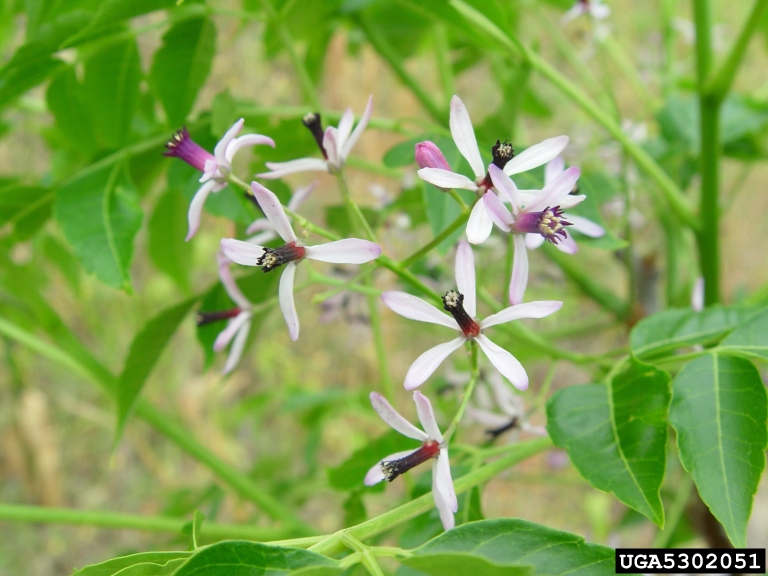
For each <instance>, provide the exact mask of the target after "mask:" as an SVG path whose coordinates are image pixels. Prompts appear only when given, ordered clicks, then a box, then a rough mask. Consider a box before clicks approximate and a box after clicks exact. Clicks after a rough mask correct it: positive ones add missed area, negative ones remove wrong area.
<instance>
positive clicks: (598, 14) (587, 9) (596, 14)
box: [560, 0, 611, 24]
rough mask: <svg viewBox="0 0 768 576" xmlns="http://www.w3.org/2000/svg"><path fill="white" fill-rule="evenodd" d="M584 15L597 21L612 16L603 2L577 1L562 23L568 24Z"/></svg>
mask: <svg viewBox="0 0 768 576" xmlns="http://www.w3.org/2000/svg"><path fill="white" fill-rule="evenodd" d="M583 14H589V15H590V16H591V17H592V18H594V19H595V20H605V19H606V18H608V16H610V14H611V9H610V8H609V7H608V6H606V5H605V4H603V1H602V0H576V2H575V3H574V5H573V6H571V8H570V9H569V10H568V11H567V12H566V13H565V14H563V16H562V18H561V19H560V23H561V24H567V23H568V22H570V21H571V20H574V19H576V18H578V17H579V16H582V15H583Z"/></svg>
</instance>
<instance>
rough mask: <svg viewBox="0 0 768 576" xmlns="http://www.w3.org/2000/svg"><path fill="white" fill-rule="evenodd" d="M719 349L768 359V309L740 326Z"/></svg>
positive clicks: (721, 343)
mask: <svg viewBox="0 0 768 576" xmlns="http://www.w3.org/2000/svg"><path fill="white" fill-rule="evenodd" d="M717 348H718V350H722V351H723V352H727V353H729V354H734V353H736V354H739V355H741V356H747V357H753V358H760V359H763V360H766V359H768V309H766V310H763V311H762V312H760V313H758V314H755V315H754V316H753V317H751V318H750V319H748V320H746V321H745V322H744V323H742V324H739V326H737V328H736V329H735V330H734V331H733V332H731V333H730V334H729V335H728V336H727V337H726V338H725V340H723V341H722V342H720V345H719V346H718V347H717Z"/></svg>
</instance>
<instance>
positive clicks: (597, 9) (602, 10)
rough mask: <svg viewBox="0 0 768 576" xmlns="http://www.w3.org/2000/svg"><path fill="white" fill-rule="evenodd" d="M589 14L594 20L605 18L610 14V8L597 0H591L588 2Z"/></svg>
mask: <svg viewBox="0 0 768 576" xmlns="http://www.w3.org/2000/svg"><path fill="white" fill-rule="evenodd" d="M589 14H590V16H592V18H594V19H595V20H605V19H606V18H608V16H610V15H611V9H610V8H609V7H608V6H606V5H605V4H603V3H602V2H599V1H598V0H592V1H591V2H590V3H589Z"/></svg>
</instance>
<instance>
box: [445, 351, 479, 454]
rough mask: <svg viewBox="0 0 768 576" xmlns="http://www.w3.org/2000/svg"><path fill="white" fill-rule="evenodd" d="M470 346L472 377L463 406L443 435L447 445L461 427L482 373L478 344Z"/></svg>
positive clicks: (466, 389) (463, 397)
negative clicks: (478, 357)
mask: <svg viewBox="0 0 768 576" xmlns="http://www.w3.org/2000/svg"><path fill="white" fill-rule="evenodd" d="M469 344H470V358H471V365H472V376H471V377H470V379H469V384H467V386H466V388H464V393H463V394H462V396H461V404H459V409H458V410H457V411H456V415H455V416H454V417H453V420H451V423H450V425H449V426H448V429H447V430H446V431H445V434H443V438H444V439H445V442H446V443H448V442H450V440H451V438H452V437H453V434H454V433H455V432H456V429H457V428H458V427H459V424H460V423H461V419H462V418H463V417H464V411H465V410H466V409H467V405H468V404H469V400H470V399H471V398H472V392H474V391H475V385H476V384H477V380H478V377H479V376H480V371H479V370H478V368H477V342H475V341H474V340H472V341H471V342H470V343H469Z"/></svg>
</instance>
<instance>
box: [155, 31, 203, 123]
mask: <svg viewBox="0 0 768 576" xmlns="http://www.w3.org/2000/svg"><path fill="white" fill-rule="evenodd" d="M215 48H216V27H215V26H214V24H213V22H211V21H210V20H209V19H208V18H194V19H190V20H183V21H181V22H179V23H177V24H174V25H173V26H172V27H171V28H170V29H169V30H168V32H166V33H165V36H163V45H162V47H161V48H160V49H159V50H158V51H157V52H155V58H154V61H153V62H152V70H151V71H150V73H149V77H150V80H151V81H152V85H153V86H154V88H155V90H156V91H157V94H158V96H159V98H160V102H162V104H163V108H164V109H165V114H166V116H167V117H168V124H169V125H170V126H180V125H181V124H183V122H184V120H185V119H186V118H187V115H188V114H189V112H190V111H191V110H192V106H193V105H194V103H195V99H196V98H197V93H198V92H199V91H200V88H202V87H203V84H205V79H206V78H207V77H208V73H209V72H210V71H211V62H212V61H213V55H214V53H215Z"/></svg>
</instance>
